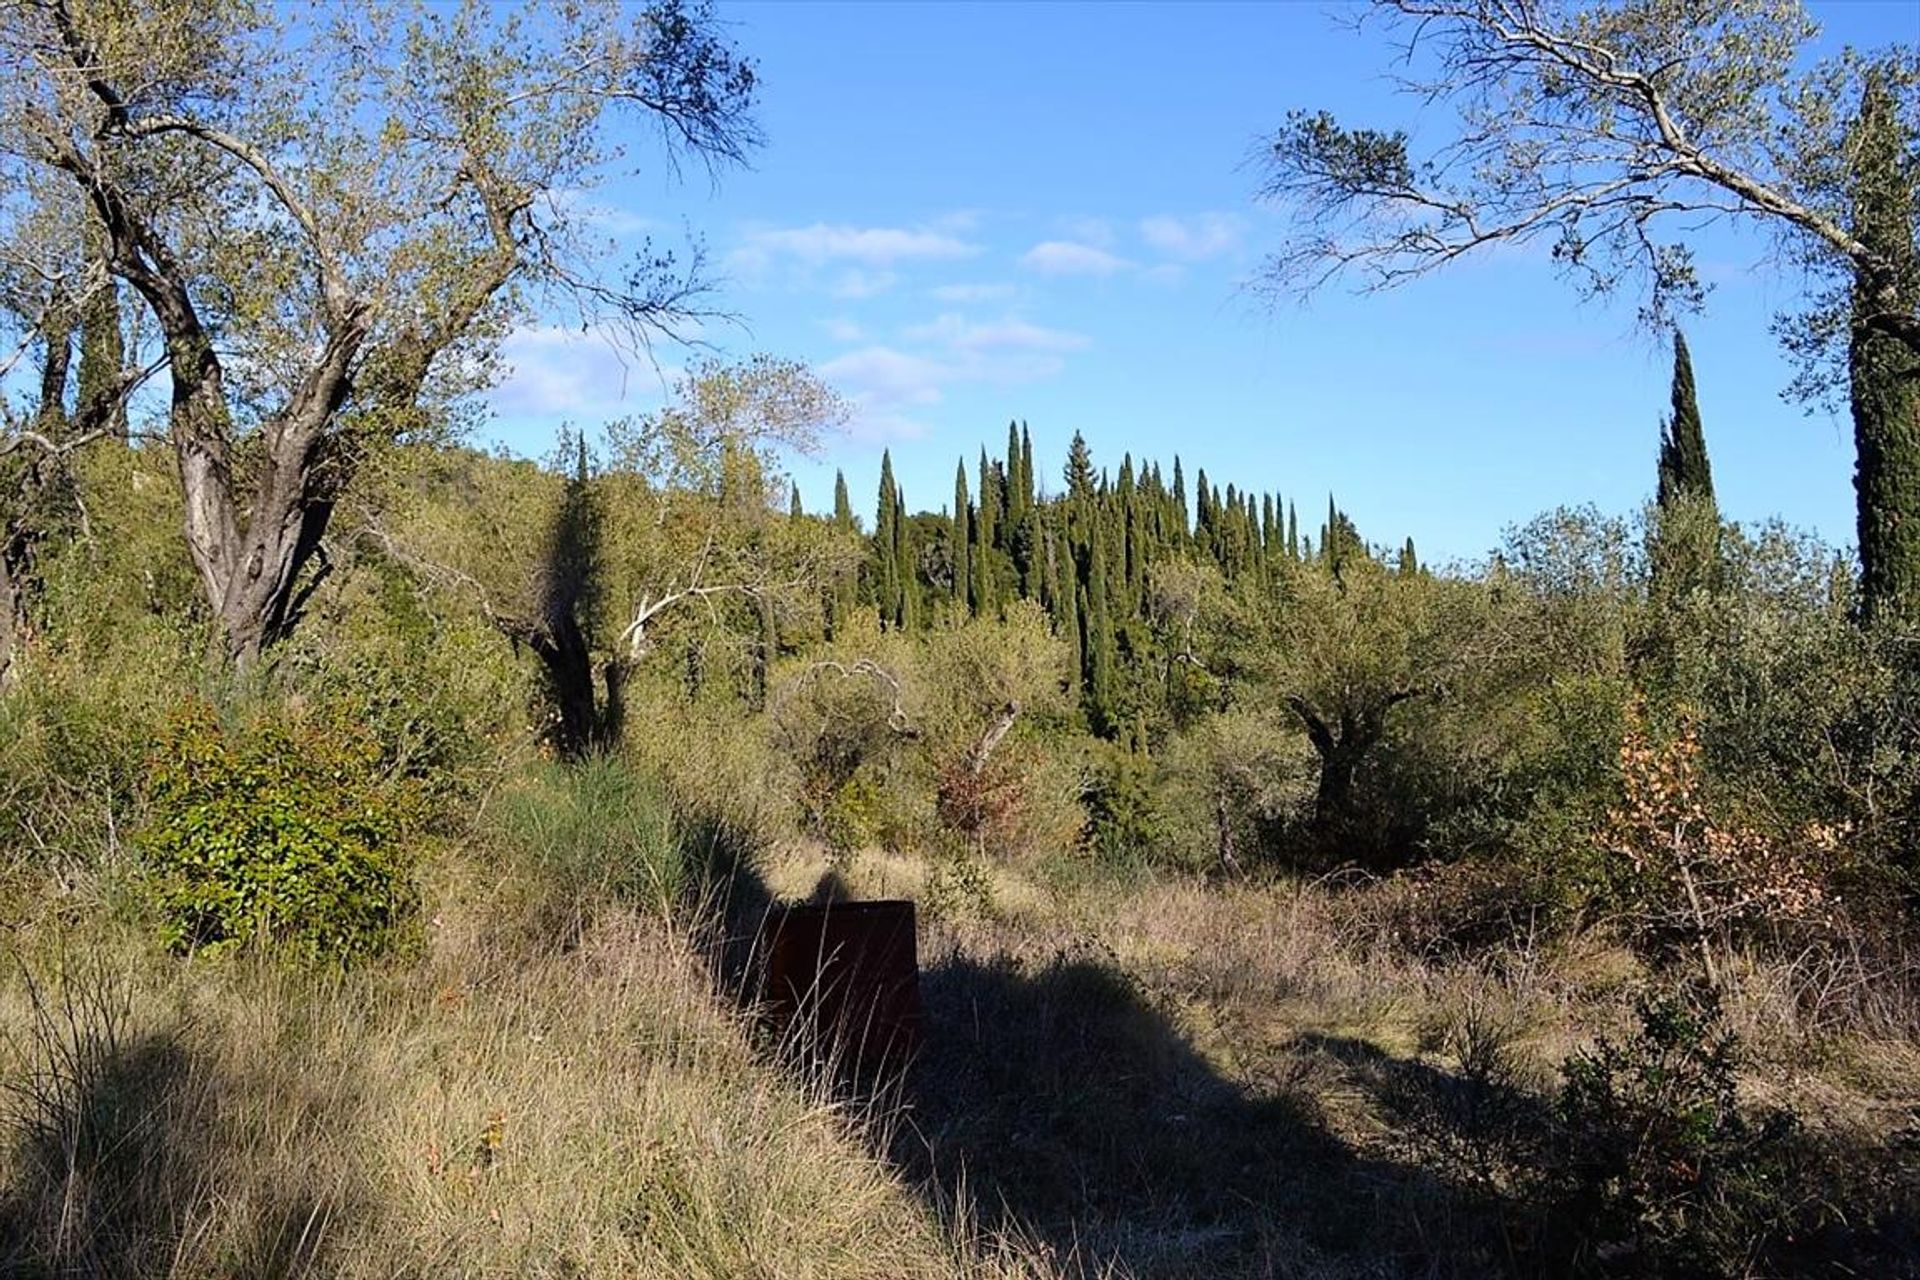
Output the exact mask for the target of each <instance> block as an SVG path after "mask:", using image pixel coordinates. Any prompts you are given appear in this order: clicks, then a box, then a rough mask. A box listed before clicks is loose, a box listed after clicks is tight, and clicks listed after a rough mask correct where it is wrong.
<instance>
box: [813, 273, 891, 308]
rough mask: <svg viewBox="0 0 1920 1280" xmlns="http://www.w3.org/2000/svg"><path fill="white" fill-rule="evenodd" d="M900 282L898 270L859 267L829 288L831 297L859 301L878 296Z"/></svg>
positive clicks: (843, 275)
mask: <svg viewBox="0 0 1920 1280" xmlns="http://www.w3.org/2000/svg"><path fill="white" fill-rule="evenodd" d="M899 283H900V273H899V272H897V271H865V270H862V269H860V268H858V267H856V268H854V269H853V270H852V271H848V272H845V273H843V274H842V275H841V276H840V277H839V278H838V279H836V280H835V281H834V282H833V284H832V286H831V287H830V288H829V289H828V290H827V293H828V295H829V296H831V297H835V298H844V299H847V300H850V301H857V300H858V299H861V298H877V297H879V296H880V295H881V294H883V293H885V292H886V291H887V290H889V289H891V288H893V286H895V285H896V284H899Z"/></svg>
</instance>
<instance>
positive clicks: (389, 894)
mask: <svg viewBox="0 0 1920 1280" xmlns="http://www.w3.org/2000/svg"><path fill="white" fill-rule="evenodd" d="M381 756H382V751H381V747H380V744H379V742H378V741H377V740H376V738H375V737H374V735H373V734H372V733H371V732H370V731H368V730H367V729H366V728H364V727H363V726H360V725H357V724H354V723H352V722H349V721H345V720H341V719H332V718H328V717H325V716H319V715H314V716H306V715H299V714H285V715H281V716H278V717H274V716H268V717H262V718H260V719H257V720H255V721H254V722H253V723H252V724H249V725H246V726H244V727H241V728H237V729H235V728H229V727H228V726H226V725H224V724H223V723H222V722H221V721H220V719H219V718H218V717H217V716H216V715H215V714H214V712H213V710H212V709H211V708H210V707H209V706H207V705H206V704H204V703H194V704H189V706H188V707H187V709H186V710H184V711H182V712H180V713H177V714H176V715H175V716H174V717H173V719H172V720H171V721H170V722H169V723H168V724H167V725H166V727H165V728H164V729H163V731H162V734H161V739H160V743H159V746H158V748H157V750H156V753H155V757H154V762H153V765H152V767H151V770H150V773H149V777H148V787H147V803H148V806H149V815H148V820H147V823H146V825H145V826H144V827H143V829H142V830H141V832H140V834H139V836H138V841H137V847H138V849H139V852H140V854H141V856H142V859H143V861H144V863H145V866H146V869H147V873H148V886H149V889H150V892H151V897H152V901H153V904H154V905H155V907H156V908H157V909H158V911H159V913H160V917H161V922H162V923H161V935H162V937H163V939H164V940H165V941H166V943H167V944H168V945H169V946H172V947H174V948H177V949H180V950H197V951H206V950H224V949H228V948H232V947H236V946H240V945H243V944H246V943H250V942H265V943H270V944H273V945H276V946H280V947H283V948H286V949H288V950H290V951H291V952H293V953H295V954H297V955H299V956H302V957H304V958H306V959H310V960H320V959H327V960H333V961H341V962H344V961H348V960H352V959H355V958H358V957H362V956H366V955H369V954H373V953H376V952H379V951H382V950H384V949H385V948H387V947H388V946H389V945H390V944H391V943H392V942H393V941H394V938H395V934H396V931H397V930H398V929H399V928H400V927H401V926H402V925H403V924H404V923H405V922H406V920H407V919H408V917H409V916H410V914H411V912H412V910H413V907H414V902H415V895H414V889H413V885H412V882H411V876H410V867H409V858H408V839H407V838H408V836H409V835H410V834H411V833H412V832H413V831H414V830H415V829H416V828H417V827H418V826H419V824H420V822H421V820H422V818H423V816H424V812H425V806H424V805H423V804H422V802H421V798H420V794H419V790H418V788H417V786H416V785H415V784H413V783H411V782H409V781H407V780H405V779H393V778H390V777H388V776H387V775H386V774H384V773H383V772H382V771H381V770H380V767H379V765H380V761H381Z"/></svg>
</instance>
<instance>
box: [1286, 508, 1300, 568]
mask: <svg viewBox="0 0 1920 1280" xmlns="http://www.w3.org/2000/svg"><path fill="white" fill-rule="evenodd" d="M1287 559H1289V560H1292V561H1293V562H1294V563H1296V564H1298V563H1299V561H1300V513H1299V512H1298V511H1295V510H1294V509H1293V503H1291V502H1289V503H1287Z"/></svg>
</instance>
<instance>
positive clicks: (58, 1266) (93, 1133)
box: [0, 1000, 345, 1280]
mask: <svg viewBox="0 0 1920 1280" xmlns="http://www.w3.org/2000/svg"><path fill="white" fill-rule="evenodd" d="M32 1048H33V1049H34V1050H36V1051H37V1052H35V1054H34V1058H33V1060H31V1061H30V1063H29V1065H28V1066H27V1067H26V1069H25V1070H24V1071H23V1072H22V1073H21V1074H20V1075H19V1076H18V1077H16V1078H14V1079H11V1080H0V1140H3V1141H4V1146H3V1147H0V1158H3V1159H4V1163H0V1177H3V1178H4V1180H3V1181H0V1276H8V1277H20V1278H21V1280H41V1278H42V1277H45V1278H46V1280H52V1278H53V1277H61V1278H62V1280H67V1278H70V1277H79V1278H84V1280H108V1278H109V1277H114V1278H124V1280H161V1278H162V1277H173V1276H181V1275H188V1274H191V1275H200V1274H222V1275H232V1276H245V1277H249V1278H250V1280H251V1278H253V1277H260V1278H261V1280H292V1278H293V1277H299V1276H308V1275H318V1274H322V1273H323V1266H322V1255H323V1253H324V1250H325V1246H326V1242H327V1240H328V1238H329V1236H330V1232H331V1228H333V1227H335V1226H337V1225H338V1224H339V1222H340V1221H341V1219H342V1218H343V1217H344V1216H345V1206H344V1205H343V1204H341V1203H340V1202H339V1199H338V1197H336V1196H332V1195H328V1194H325V1193H323V1192H321V1191H320V1190H319V1189H318V1188H317V1187H316V1186H314V1185H310V1184H309V1183H308V1182H307V1181H306V1180H305V1176H304V1175H303V1174H299V1173H295V1172H293V1171H292V1170H290V1169H287V1168H284V1167H279V1166H274V1167H272V1168H271V1169H269V1168H266V1167H259V1168H250V1167H249V1162H248V1161H247V1160H246V1158H245V1156H246V1152H245V1151H244V1149H243V1148H236V1146H235V1145H234V1144H235V1143H236V1142H238V1141H243V1140H244V1139H245V1137H246V1136H247V1134H248V1128H247V1126H238V1127H236V1126H234V1125H233V1124H232V1123H231V1118H232V1116H233V1114H234V1113H235V1112H236V1111H237V1110H240V1109H242V1108H244V1107H245V1105H246V1098H245V1094H244V1092H243V1090H244V1085H242V1084H239V1083H238V1082H234V1081H230V1080H225V1079H222V1078H220V1077H219V1076H218V1075H217V1074H216V1073H214V1072H212V1071H211V1070H210V1069H209V1068H208V1066H207V1064H205V1063H204V1062H200V1061H196V1059H195V1058H194V1056H193V1054H192V1051H191V1050H190V1049H189V1048H188V1046H187V1045H186V1044H185V1043H184V1042H183V1040H182V1038H181V1037H179V1036H177V1035H173V1034H167V1033H159V1034H144V1035H138V1036H132V1037H128V1036H127V1035H125V1028H124V1026H123V1025H121V1024H120V1023H119V1022H118V1021H117V1019H116V1016H115V1010H114V1009H113V1008H112V1007H111V1005H110V1004H108V1003H105V1002H100V1001H88V1000H82V1001H80V1002H78V1003H75V1002H72V1001H69V1002H67V1003H66V1004H65V1006H64V1007H63V1008H62V1009H61V1010H59V1011H57V1012H55V1013H53V1014H49V1012H48V1010H47V1009H46V1008H45V1007H44V1006H43V1007H42V1008H41V1010H40V1016H39V1017H38V1018H37V1019H36V1025H35V1027H34V1028H33V1030H32ZM311 1109H312V1110H315V1111H317V1110H318V1109H319V1107H318V1105H316V1107H315V1108H311ZM223 1113H224V1114H223ZM259 1119H260V1120H261V1123H259V1124H258V1126H257V1130H265V1129H267V1128H269V1127H270V1126H271V1124H272V1123H273V1122H274V1121H275V1120H277V1119H279V1117H272V1118H264V1117H261V1118H259ZM253 1136H255V1137H258V1136H260V1134H259V1133H258V1132H257V1131H256V1132H254V1134H253Z"/></svg>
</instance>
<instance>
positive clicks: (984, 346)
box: [906, 312, 1090, 352]
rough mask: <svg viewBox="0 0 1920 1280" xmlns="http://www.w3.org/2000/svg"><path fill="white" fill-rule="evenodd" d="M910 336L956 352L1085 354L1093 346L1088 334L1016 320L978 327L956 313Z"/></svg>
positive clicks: (917, 327) (916, 329) (915, 328)
mask: <svg viewBox="0 0 1920 1280" xmlns="http://www.w3.org/2000/svg"><path fill="white" fill-rule="evenodd" d="M906 336H907V337H908V338H911V339H913V340H915V341H918V342H939V343H942V344H944V345H945V346H947V347H949V348H950V349H952V350H953V351H956V352H993V351H1045V352H1061V351H1081V350H1084V349H1085V348H1086V347H1087V346H1089V345H1090V340H1089V339H1088V338H1087V336H1086V335H1085V334H1079V333H1070V332H1068V331H1067V330H1065V329H1049V328H1046V327H1045V326H1044V325H1037V324H1033V323H1030V322H1028V321H1026V320H1019V319H1015V318H1013V317H1008V318H1007V319H1004V320H998V321H994V322H991V323H988V324H974V323H972V322H970V321H968V320H967V319H966V318H965V317H964V316H960V315H957V314H954V313H952V312H949V313H948V314H946V315H943V316H941V317H939V318H938V319H936V320H933V321H930V322H929V323H927V324H922V325H915V326H913V327H912V328H910V329H908V330H907V331H906Z"/></svg>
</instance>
